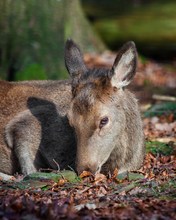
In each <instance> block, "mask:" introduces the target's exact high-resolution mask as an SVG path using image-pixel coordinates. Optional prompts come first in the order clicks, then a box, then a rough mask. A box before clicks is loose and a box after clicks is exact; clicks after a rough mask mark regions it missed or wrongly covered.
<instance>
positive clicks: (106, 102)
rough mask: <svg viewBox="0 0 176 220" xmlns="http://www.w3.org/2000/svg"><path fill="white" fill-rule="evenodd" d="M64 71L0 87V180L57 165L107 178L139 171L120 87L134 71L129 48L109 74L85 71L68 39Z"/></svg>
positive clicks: (138, 129) (131, 112) (131, 111)
mask: <svg viewBox="0 0 176 220" xmlns="http://www.w3.org/2000/svg"><path fill="white" fill-rule="evenodd" d="M65 66H66V68H67V70H68V73H69V75H70V78H69V79H67V80H44V81H42V80H41V81H40V80H37V81H21V82H7V81H0V177H1V178H2V179H4V180H9V179H10V178H11V177H12V176H13V175H14V174H15V173H22V174H23V175H28V174H30V173H34V172H36V171H38V170H40V169H41V168H43V169H44V168H51V169H56V168H57V167H58V166H59V168H60V169H61V170H63V169H68V167H71V168H72V169H74V170H76V172H77V173H78V174H80V173H82V172H83V171H84V170H86V171H90V172H91V173H92V174H97V173H100V172H102V173H105V174H107V173H109V172H113V171H114V169H115V168H117V169H118V172H119V173H122V172H125V171H131V170H137V169H139V168H140V166H141V165H142V162H143V159H144V155H145V147H144V134H143V129H142V120H141V115H140V110H139V106H138V101H137V99H136V97H135V95H133V94H132V92H130V91H129V90H128V89H127V88H126V87H127V86H128V85H129V84H130V82H131V81H132V79H133V77H134V75H135V73H136V68H137V50H136V46H135V44H134V42H132V41H130V42H127V43H126V44H124V45H123V46H122V48H121V49H120V50H119V51H118V53H117V56H116V58H115V61H114V64H113V65H112V68H111V69H105V68H98V69H97V68H95V69H89V68H88V67H87V66H86V64H85V62H84V57H83V54H82V52H81V50H80V48H79V46H78V45H77V44H76V43H75V42H74V41H73V40H71V39H68V40H67V42H66V44H65Z"/></svg>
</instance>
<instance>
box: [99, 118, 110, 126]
mask: <svg viewBox="0 0 176 220" xmlns="http://www.w3.org/2000/svg"><path fill="white" fill-rule="evenodd" d="M108 122H109V118H108V117H104V118H102V119H101V120H100V124H99V128H100V129H101V128H102V127H104V126H105V125H107V123H108Z"/></svg>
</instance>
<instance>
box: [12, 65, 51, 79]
mask: <svg viewBox="0 0 176 220" xmlns="http://www.w3.org/2000/svg"><path fill="white" fill-rule="evenodd" d="M39 79H40V80H44V79H47V74H46V72H45V70H44V68H43V67H42V66H40V65H39V64H32V65H30V66H27V67H26V68H25V69H24V70H22V71H20V72H17V73H16V74H15V80H17V81H18V80H39Z"/></svg>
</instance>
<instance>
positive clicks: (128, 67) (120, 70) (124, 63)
mask: <svg viewBox="0 0 176 220" xmlns="http://www.w3.org/2000/svg"><path fill="white" fill-rule="evenodd" d="M134 58H135V55H134V53H133V51H132V49H129V50H128V51H127V52H126V53H124V54H123V55H122V57H121V59H120V61H119V63H118V65H117V66H116V68H115V69H114V71H115V74H114V76H113V77H112V79H111V84H112V86H115V87H117V88H122V87H125V86H127V85H128V84H129V83H130V80H127V79H125V80H123V79H124V78H126V76H127V75H128V74H129V73H130V72H131V71H132V68H133V67H132V61H133V59H134Z"/></svg>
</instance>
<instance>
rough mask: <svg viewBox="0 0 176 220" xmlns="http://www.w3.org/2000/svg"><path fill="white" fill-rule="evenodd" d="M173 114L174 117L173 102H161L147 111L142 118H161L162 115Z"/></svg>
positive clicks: (175, 108)
mask: <svg viewBox="0 0 176 220" xmlns="http://www.w3.org/2000/svg"><path fill="white" fill-rule="evenodd" d="M171 113H173V114H174V117H176V103H175V102H162V103H160V104H156V105H153V106H152V107H151V108H150V109H149V110H147V111H146V112H145V113H144V117H153V116H161V115H163V114H165V115H168V114H171Z"/></svg>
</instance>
